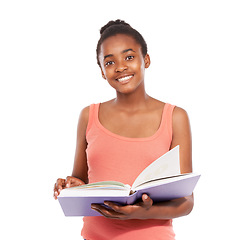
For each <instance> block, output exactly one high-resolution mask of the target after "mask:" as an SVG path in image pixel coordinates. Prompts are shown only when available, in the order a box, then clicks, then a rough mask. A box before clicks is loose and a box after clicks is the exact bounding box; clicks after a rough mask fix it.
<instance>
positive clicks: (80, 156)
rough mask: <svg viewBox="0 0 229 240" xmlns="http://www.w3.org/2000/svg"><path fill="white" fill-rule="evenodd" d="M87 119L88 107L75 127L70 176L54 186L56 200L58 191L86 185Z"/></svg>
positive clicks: (58, 181) (59, 179)
mask: <svg viewBox="0 0 229 240" xmlns="http://www.w3.org/2000/svg"><path fill="white" fill-rule="evenodd" d="M88 117H89V107H86V108H84V109H83V110H82V111H81V114H80V117H79V122H78V127H77V143H76V151H75V160H74V166H73V171H72V176H68V177H67V178H66V179H62V178H58V179H57V181H56V183H55V185H54V198H55V199H57V196H58V195H59V193H60V191H61V190H62V189H64V188H66V187H73V186H79V185H83V184H85V183H88V176H87V170H88V167H87V156H86V148H87V141H86V129H87V124H88Z"/></svg>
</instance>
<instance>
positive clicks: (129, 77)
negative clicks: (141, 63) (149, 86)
mask: <svg viewBox="0 0 229 240" xmlns="http://www.w3.org/2000/svg"><path fill="white" fill-rule="evenodd" d="M133 77H134V74H123V75H120V76H118V77H117V78H116V79H115V80H116V81H118V82H119V83H121V84H126V83H128V82H130V80H131V79H132V78H133ZM122 78H126V79H124V80H122V81H119V79H122Z"/></svg>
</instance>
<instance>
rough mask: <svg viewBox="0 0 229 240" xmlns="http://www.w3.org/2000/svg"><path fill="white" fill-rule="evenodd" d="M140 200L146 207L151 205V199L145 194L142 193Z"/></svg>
mask: <svg viewBox="0 0 229 240" xmlns="http://www.w3.org/2000/svg"><path fill="white" fill-rule="evenodd" d="M142 201H143V204H144V206H145V207H146V208H150V207H151V206H152V205H153V200H152V199H151V198H150V197H149V196H148V195H147V194H142Z"/></svg>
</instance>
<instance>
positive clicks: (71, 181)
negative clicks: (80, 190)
mask: <svg viewBox="0 0 229 240" xmlns="http://www.w3.org/2000/svg"><path fill="white" fill-rule="evenodd" d="M84 184H85V183H84V182H83V181H82V180H80V179H79V178H75V177H72V176H68V177H66V187H75V186H81V185H84Z"/></svg>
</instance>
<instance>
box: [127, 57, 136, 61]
mask: <svg viewBox="0 0 229 240" xmlns="http://www.w3.org/2000/svg"><path fill="white" fill-rule="evenodd" d="M133 59H134V56H127V57H126V60H127V61H129V60H133Z"/></svg>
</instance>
